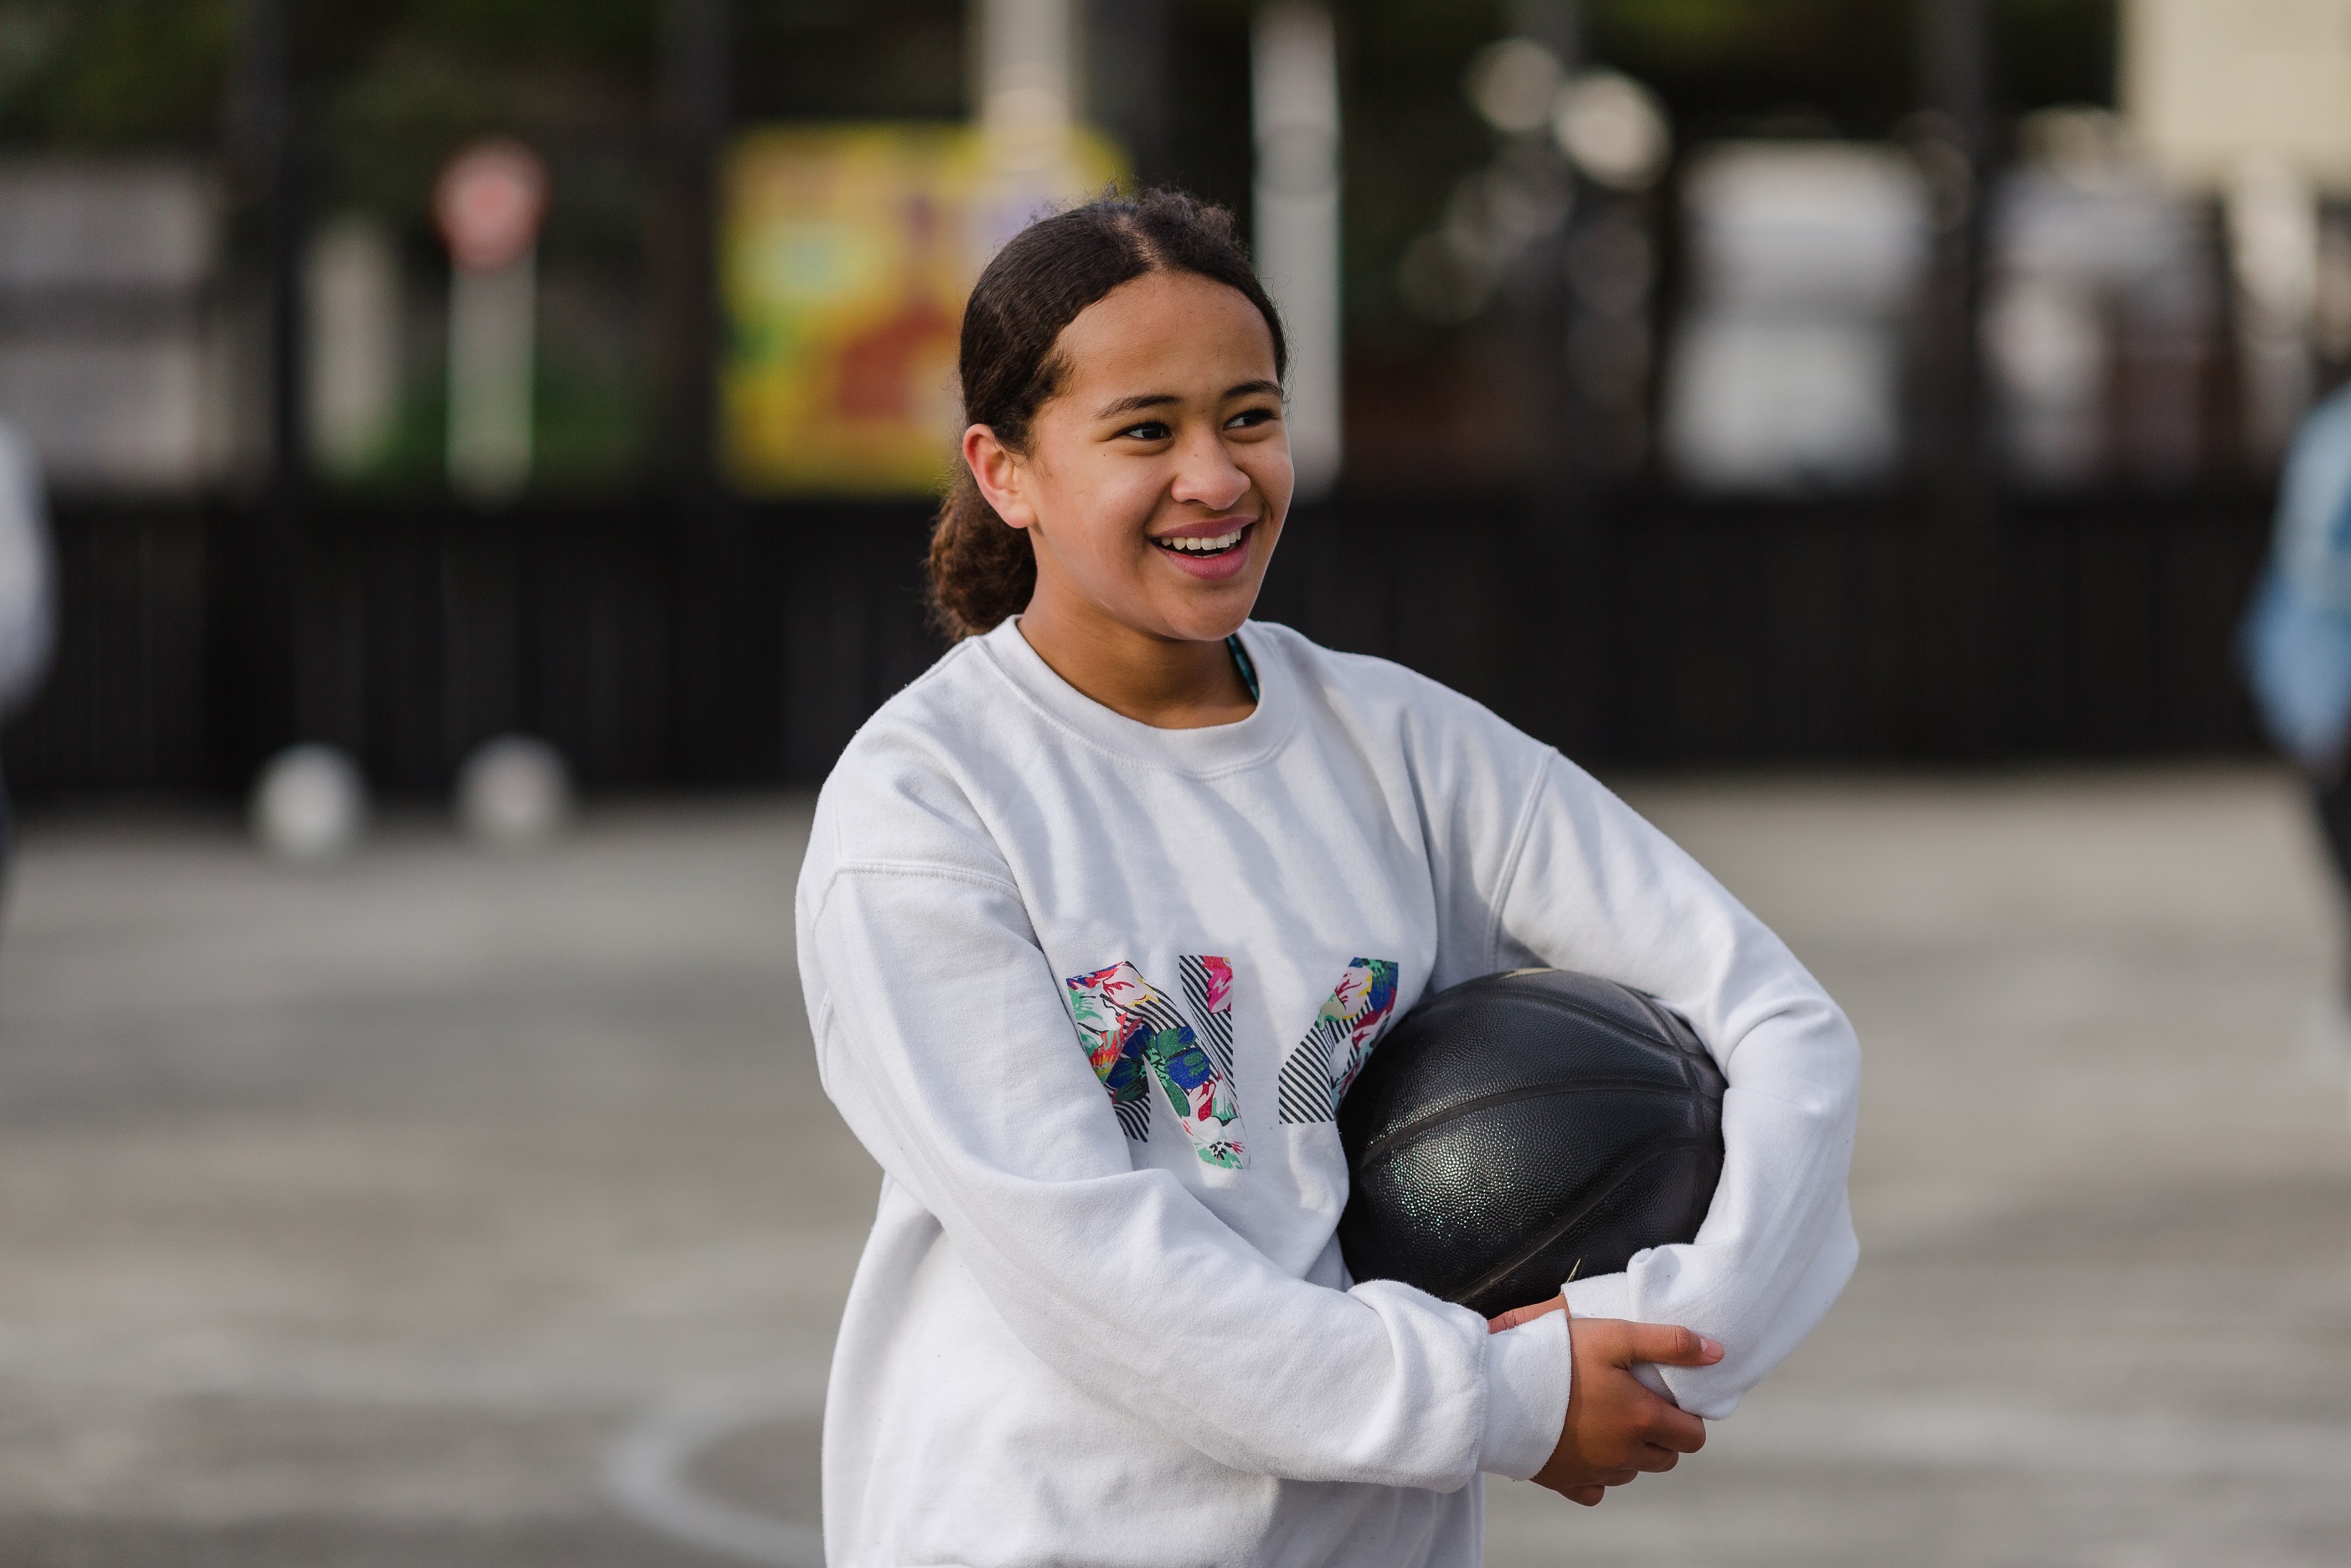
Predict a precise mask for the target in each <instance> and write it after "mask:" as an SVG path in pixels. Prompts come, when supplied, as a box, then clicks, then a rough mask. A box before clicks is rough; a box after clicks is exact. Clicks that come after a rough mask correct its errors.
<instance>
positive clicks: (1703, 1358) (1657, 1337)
mask: <svg viewBox="0 0 2351 1568" xmlns="http://www.w3.org/2000/svg"><path fill="white" fill-rule="evenodd" d="M1625 1327H1626V1329H1627V1330H1628V1331H1629V1332H1627V1333H1625V1337H1624V1340H1623V1341H1622V1345H1623V1350H1622V1352H1621V1354H1622V1355H1623V1357H1624V1359H1623V1360H1622V1361H1620V1362H1618V1363H1617V1364H1618V1365H1620V1366H1626V1365H1630V1364H1633V1363H1634V1362H1636V1361H1649V1362H1656V1363H1657V1364H1659V1365H1662V1366H1712V1365H1713V1364H1715V1363H1716V1362H1718V1361H1720V1360H1721V1359H1722V1344H1721V1342H1720V1341H1719V1340H1712V1339H1708V1337H1707V1336H1706V1335H1704V1334H1702V1333H1698V1331H1696V1330H1695V1329H1686V1328H1677V1327H1675V1326H1673V1325H1672V1324H1669V1323H1627V1324H1626V1325H1625Z"/></svg>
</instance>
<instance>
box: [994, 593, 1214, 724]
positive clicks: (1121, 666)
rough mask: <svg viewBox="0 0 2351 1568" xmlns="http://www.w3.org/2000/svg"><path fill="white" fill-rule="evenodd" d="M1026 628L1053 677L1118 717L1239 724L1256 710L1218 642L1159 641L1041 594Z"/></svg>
mask: <svg viewBox="0 0 2351 1568" xmlns="http://www.w3.org/2000/svg"><path fill="white" fill-rule="evenodd" d="M1019 632H1020V635H1021V636H1022V637H1023V638H1025V639H1026V640H1027V641H1028V643H1029V646H1030V647H1031V648H1034V649H1035V650H1036V651H1037V656H1038V657H1039V658H1040V659H1042V660H1044V661H1045V663H1046V664H1047V665H1049V666H1050V668H1051V669H1052V672H1053V673H1054V674H1057V675H1059V676H1061V679H1063V680H1065V681H1067V682H1069V683H1070V685H1072V686H1075V687H1076V688H1077V689H1078V690H1080V691H1081V692H1083V693H1084V694H1085V695H1087V696H1089V697H1092V699H1093V700H1094V701H1096V702H1098V703H1100V704H1102V706H1104V707H1106V708H1108V709H1110V710H1111V711H1112V712H1113V713H1115V714H1121V715H1123V716H1125V717H1128V718H1131V719H1134V721H1135V722H1136V723H1138V724H1147V725H1150V726H1151V727H1153V728H1155V729H1206V728H1207V727H1209V726H1211V725H1218V724H1236V723H1238V722H1239V721H1240V720H1242V719H1245V718H1247V717H1248V716H1249V715H1250V714H1251V713H1252V712H1254V711H1255V710H1256V707H1257V702H1256V699H1255V698H1253V697H1251V696H1250V695H1249V686H1248V684H1247V683H1245V682H1244V681H1243V680H1242V679H1241V674H1240V672H1239V671H1238V669H1236V668H1234V667H1233V656H1232V653H1231V651H1230V650H1229V649H1228V648H1227V647H1226V646H1225V644H1224V640H1223V639H1222V638H1218V639H1217V640H1216V641H1214V642H1208V643H1196V642H1191V641H1188V640H1186V639H1181V638H1174V637H1157V636H1154V635H1152V634H1151V633H1149V632H1138V631H1136V630H1135V629H1134V627H1132V626H1126V625H1122V624H1120V623H1119V622H1115V621H1112V620H1109V619H1108V618H1106V617H1102V616H1098V615H1072V614H1071V613H1069V612H1067V611H1065V610H1061V609H1059V608H1057V606H1055V605H1054V604H1053V603H1051V602H1050V601H1047V599H1046V596H1044V595H1042V594H1040V595H1039V596H1038V597H1037V599H1035V600H1032V601H1030V602H1029V608H1028V609H1027V610H1025V611H1023V612H1021V616H1020V621H1019Z"/></svg>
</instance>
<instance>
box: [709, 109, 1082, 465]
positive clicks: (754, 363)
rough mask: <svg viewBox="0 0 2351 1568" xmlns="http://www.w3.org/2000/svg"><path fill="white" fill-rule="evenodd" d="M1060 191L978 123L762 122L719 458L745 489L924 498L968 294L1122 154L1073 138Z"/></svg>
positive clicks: (733, 296) (951, 431) (731, 246)
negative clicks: (996, 144)
mask: <svg viewBox="0 0 2351 1568" xmlns="http://www.w3.org/2000/svg"><path fill="white" fill-rule="evenodd" d="M1073 141H1074V156H1073V159H1072V162H1074V163H1075V165H1076V167H1074V168H1071V169H1068V170H1065V171H1062V172H1061V175H1060V177H1059V178H1057V179H1055V180H1054V181H1052V182H1051V185H1050V188H1049V187H1047V186H1044V185H1040V183H1037V182H1036V181H1034V180H1029V181H1025V182H1020V183H1013V182H1010V181H1008V180H1007V179H1005V178H1003V177H1001V176H999V175H998V174H996V173H995V172H993V171H992V170H991V168H990V165H989V163H988V161H987V155H986V150H985V145H984V143H983V141H982V140H981V138H980V136H979V134H978V132H977V131H973V130H970V129H967V128H965V127H961V126H949V125H862V126H825V127H809V128H793V129H778V130H768V131H754V132H752V133H750V134H748V135H747V136H745V137H744V138H743V139H742V140H741V141H738V142H737V145H736V148H735V150H734V153H733V156H732V159H731V161H730V163H729V166H728V169H727V173H726V216H725V226H724V228H723V230H722V235H723V239H722V253H721V268H722V278H723V287H724V289H725V297H726V311H727V319H728V322H729V326H730V329H731V340H730V343H729V347H728V351H727V355H726V368H725V371H724V380H723V383H722V385H723V392H722V398H723V402H722V409H723V421H724V434H723V439H724V444H725V452H726V465H727V469H728V472H729V474H730V475H731V476H732V477H733V479H734V481H735V484H736V486H737V487H738V488H740V489H742V490H744V491H746V492H748V493H752V494H765V495H783V494H792V493H803V494H805V493H811V492H817V493H831V494H849V495H908V494H921V493H924V492H926V491H928V490H930V489H932V488H933V487H934V486H936V485H937V484H938V482H939V479H940V476H942V475H943V474H944V473H945V472H946V465H947V464H948V462H949V460H950V459H951V458H952V457H953V455H954V454H955V450H956V441H957V439H958V438H959V437H960V436H961V434H962V430H963V424H962V403H961V399H960V397H959V395H958V393H957V392H956V381H955V361H956V339H957V334H958V332H959V331H960V330H961V328H962V320H963V304H964V299H965V298H966V297H967V295H968V294H969V293H970V292H971V286H972V283H973V282H974V281H975V280H976V279H977V277H978V276H979V269H980V267H982V266H983V265H985V263H986V261H987V257H988V256H991V255H993V254H994V252H995V250H996V249H997V247H998V246H1000V245H1001V244H1002V243H1003V241H1004V240H1005V239H1007V238H1008V237H1009V236H1010V235H1012V234H1013V233H1016V232H1018V230H1019V227H1020V225H1022V224H1023V223H1025V222H1026V221H1027V220H1028V219H1029V217H1031V216H1033V215H1035V214H1037V213H1039V212H1040V211H1043V210H1046V209H1047V208H1049V207H1050V206H1051V205H1052V204H1054V203H1055V202H1056V200H1067V199H1068V198H1069V197H1070V196H1071V195H1077V194H1081V193H1084V192H1087V191H1100V190H1102V189H1103V188H1105V187H1107V186H1108V185H1110V184H1111V183H1113V181H1114V180H1115V179H1116V178H1117V177H1118V174H1119V172H1120V171H1119V161H1118V159H1117V157H1116V155H1115V154H1114V153H1113V152H1112V151H1111V149H1110V147H1109V145H1108V144H1107V143H1106V142H1104V141H1102V140H1100V139H1099V138H1096V137H1092V136H1088V135H1082V134H1081V135H1080V136H1078V137H1077V138H1075V139H1073Z"/></svg>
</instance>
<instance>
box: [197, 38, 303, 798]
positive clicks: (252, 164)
mask: <svg viewBox="0 0 2351 1568" xmlns="http://www.w3.org/2000/svg"><path fill="white" fill-rule="evenodd" d="M237 24H238V30H237V38H236V62H235V75H234V78H232V80H233V87H232V92H233V98H232V100H231V103H230V106H229V110H230V112H229V145H230V152H231V157H230V160H229V167H230V169H231V171H232V172H233V174H234V176H235V189H236V191H237V193H238V195H239V197H240V199H241V201H242V202H245V203H249V204H251V206H252V207H256V208H258V209H259V218H260V225H259V226H260V230H261V234H260V239H261V246H260V251H261V261H262V265H263V267H264V269H265V278H264V281H265V285H266V312H265V313H266V327H267V331H268V340H267V341H268V347H267V357H266V362H265V370H266V375H267V385H266V397H267V400H268V419H267V432H268V451H267V455H266V468H265V470H264V472H263V475H262V479H263V486H264V487H263V489H262V492H261V494H260V496H259V497H258V503H257V504H256V505H254V506H253V507H250V509H247V508H246V507H238V508H237V509H236V510H235V512H234V513H231V514H229V515H227V516H226V517H224V518H223V519H222V524H223V526H222V527H221V528H219V529H218V530H217V531H215V532H214V535H213V539H214V548H215V549H217V551H218V555H217V559H216V565H215V568H214V570H213V571H212V572H211V573H210V576H211V577H212V579H213V584H214V585H213V589H212V591H213V592H214V593H216V594H217V595H218V598H217V600H216V601H215V603H216V606H217V615H216V617H215V619H216V621H217V622H218V625H219V635H220V637H221V644H220V659H219V663H218V664H216V665H215V666H214V680H215V682H216V684H215V685H214V688H213V705H214V711H215V713H216V715H217V717H216V720H215V723H216V726H217V729H216V731H215V733H216V735H217V737H218V739H217V745H218V746H219V750H218V751H217V753H216V754H215V758H214V768H215V769H216V777H218V778H219V779H220V781H221V782H222V783H224V784H226V785H228V786H230V787H231V788H234V789H243V788H244V787H245V786H246V783H247V782H248V780H249V779H251V777H252V774H253V771H254V769H255V768H256V767H258V766H259V764H260V763H261V761H262V760H263V759H264V758H266V757H267V756H268V755H270V754H271V753H272V752H274V751H276V750H277V748H278V747H282V746H284V745H286V744H287V742H288V741H291V740H294V739H296V738H298V736H299V733H300V730H301V727H302V716H301V713H300V711H299V710H300V700H299V693H298V667H299V661H298V650H297V647H296V641H295V639H296V629H297V623H298V618H297V615H296V605H297V602H298V596H299V592H300V584H301V577H302V574H301V554H302V545H303V520H304V511H305V507H306V503H307V500H308V495H307V492H308V450H307V448H308V440H307V432H306V420H305V418H304V415H305V413H306V412H307V411H306V408H305V397H304V389H303V370H304V355H303V351H302V349H303V345H302V325H303V323H302V310H301V304H302V292H301V257H302V227H303V214H302V189H301V167H300V160H299V156H298V152H297V151H296V146H297V139H296V137H295V135H294V127H293V117H294V108H293V83H292V74H293V72H292V64H291V58H290V56H291V52H292V51H291V45H290V39H289V37H288V33H289V28H290V16H289V15H288V0H244V4H243V5H241V6H240V8H239V11H238V15H237Z"/></svg>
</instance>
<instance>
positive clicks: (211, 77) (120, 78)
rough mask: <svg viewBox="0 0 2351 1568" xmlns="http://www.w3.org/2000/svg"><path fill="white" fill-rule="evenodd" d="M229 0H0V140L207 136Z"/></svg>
mask: <svg viewBox="0 0 2351 1568" xmlns="http://www.w3.org/2000/svg"><path fill="white" fill-rule="evenodd" d="M234 35H235V13H234V7H233V5H232V4H231V0H0V136H5V137H6V138H7V139H8V140H10V141H31V142H37V143H39V144H41V145H44V146H51V147H65V148H119V147H131V146H147V145H157V144H186V143H192V142H201V141H209V140H211V138H212V137H213V136H214V134H215V133H216V131H217V128H218V126H219V123H220V119H221V106H222V99H223V97H224V95H225V91H226V88H227V82H228V64H229V57H230V52H231V42H232V39H233V37H234Z"/></svg>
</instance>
